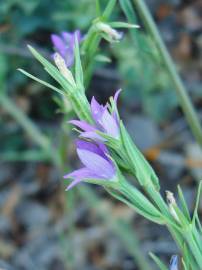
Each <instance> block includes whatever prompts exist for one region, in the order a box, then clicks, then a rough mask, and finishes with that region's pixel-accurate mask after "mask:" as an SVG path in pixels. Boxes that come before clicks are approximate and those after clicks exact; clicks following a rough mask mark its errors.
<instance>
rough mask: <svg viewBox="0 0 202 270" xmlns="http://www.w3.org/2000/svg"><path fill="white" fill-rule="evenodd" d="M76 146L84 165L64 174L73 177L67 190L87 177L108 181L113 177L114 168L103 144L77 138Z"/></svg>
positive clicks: (114, 173)
mask: <svg viewBox="0 0 202 270" xmlns="http://www.w3.org/2000/svg"><path fill="white" fill-rule="evenodd" d="M76 148H77V154H78V156H79V159H80V160H81V162H82V163H83V165H84V167H83V168H81V169H79V170H75V171H73V172H72V173H69V174H67V175H65V176H64V178H72V179H73V181H72V182H71V184H70V185H69V186H68V187H67V190H69V189H70V188H72V187H73V186H75V185H77V184H78V183H80V182H81V181H85V180H88V179H90V180H92V179H95V180H109V181H110V180H112V179H113V178H114V176H115V175H116V169H115V166H114V164H113V162H112V160H111V159H110V158H109V157H108V150H107V148H106V146H105V145H104V144H102V143H96V144H95V143H93V142H88V141H83V140H77V141H76Z"/></svg>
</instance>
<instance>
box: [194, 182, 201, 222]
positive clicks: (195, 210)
mask: <svg viewBox="0 0 202 270" xmlns="http://www.w3.org/2000/svg"><path fill="white" fill-rule="evenodd" d="M201 188H202V181H200V183H199V187H198V192H197V196H196V205H195V209H194V214H193V219H192V222H193V223H195V222H196V218H197V213H198V206H199V202H200V195H201Z"/></svg>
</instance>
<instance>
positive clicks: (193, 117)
mask: <svg viewBox="0 0 202 270" xmlns="http://www.w3.org/2000/svg"><path fill="white" fill-rule="evenodd" d="M133 3H134V5H135V6H136V8H137V10H138V12H139V14H140V17H141V18H142V20H143V22H144V24H145V27H146V28H147V30H148V32H149V33H150V35H151V36H152V38H153V40H154V42H155V43H156V46H157V48H158V50H159V52H160V54H161V57H162V60H163V62H164V65H165V67H166V68H167V71H168V73H169V75H170V78H171V79H172V81H173V83H174V85H175V90H176V93H177V96H178V98H179V102H180V105H181V107H182V110H183V112H184V114H185V117H186V119H187V122H188V124H189V126H190V128H191V130H192V133H193V135H194V136H195V138H196V140H197V141H198V143H199V145H200V146H202V128H201V124H200V121H199V119H198V116H197V114H196V111H195V109H194V107H193V105H192V103H191V101H190V98H189V96H188V94H187V92H186V90H185V87H184V85H183V82H182V80H181V78H180V77H179V75H178V73H177V70H176V68H175V65H174V63H173V61H172V59H171V57H170V55H169V53H168V50H167V49H166V46H165V45H164V42H163V40H162V38H161V36H160V34H159V31H158V29H157V27H156V24H155V22H154V20H153V18H152V16H151V13H150V11H149V10H148V8H147V6H146V4H145V3H144V0H133Z"/></svg>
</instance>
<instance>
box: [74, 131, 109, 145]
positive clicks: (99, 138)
mask: <svg viewBox="0 0 202 270" xmlns="http://www.w3.org/2000/svg"><path fill="white" fill-rule="evenodd" d="M79 137H82V138H86V139H91V140H94V141H96V142H97V141H100V142H105V141H106V139H105V138H103V137H102V136H100V135H99V134H97V133H96V132H95V131H86V132H82V133H81V134H80V136H79Z"/></svg>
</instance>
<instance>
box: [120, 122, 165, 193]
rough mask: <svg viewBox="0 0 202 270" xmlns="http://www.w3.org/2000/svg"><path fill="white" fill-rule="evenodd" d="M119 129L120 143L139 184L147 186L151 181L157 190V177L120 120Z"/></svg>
mask: <svg viewBox="0 0 202 270" xmlns="http://www.w3.org/2000/svg"><path fill="white" fill-rule="evenodd" d="M120 131H121V141H122V145H123V147H124V149H125V152H126V154H127V156H128V160H129V162H130V164H131V167H132V171H133V173H134V174H135V176H136V177H137V179H138V181H139V183H140V185H142V186H148V185H151V182H152V183H153V185H154V186H155V188H156V189H157V190H159V189H160V186H159V181H158V177H157V176H156V174H155V172H154V170H153V169H152V167H151V166H150V164H149V163H148V162H147V160H146V159H145V157H144V156H143V155H142V153H141V152H140V151H139V150H138V148H137V147H136V146H135V144H134V143H133V141H132V139H131V138H130V136H129V135H128V133H127V131H126V129H125V127H124V125H123V123H122V122H120ZM150 181H151V182H150Z"/></svg>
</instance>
